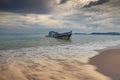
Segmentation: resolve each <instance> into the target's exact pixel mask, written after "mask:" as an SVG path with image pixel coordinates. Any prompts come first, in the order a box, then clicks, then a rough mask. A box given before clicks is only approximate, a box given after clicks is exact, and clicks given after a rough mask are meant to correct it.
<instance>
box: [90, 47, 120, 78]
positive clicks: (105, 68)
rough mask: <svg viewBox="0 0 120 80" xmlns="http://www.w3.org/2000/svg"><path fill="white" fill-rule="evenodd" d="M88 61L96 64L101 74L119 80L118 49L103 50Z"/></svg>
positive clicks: (119, 54)
mask: <svg viewBox="0 0 120 80" xmlns="http://www.w3.org/2000/svg"><path fill="white" fill-rule="evenodd" d="M89 63H90V64H92V65H94V66H96V67H97V71H98V72H100V73H101V74H104V75H106V76H109V77H111V78H112V80H120V49H110V50H105V51H103V52H101V53H100V55H97V56H95V57H93V58H91V59H90V62H89Z"/></svg>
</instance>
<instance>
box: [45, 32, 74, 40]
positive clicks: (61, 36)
mask: <svg viewBox="0 0 120 80" xmlns="http://www.w3.org/2000/svg"><path fill="white" fill-rule="evenodd" d="M71 35H72V31H70V32H65V33H58V32H55V31H50V32H49V34H48V36H46V37H52V38H57V39H64V40H69V39H70V37H71Z"/></svg>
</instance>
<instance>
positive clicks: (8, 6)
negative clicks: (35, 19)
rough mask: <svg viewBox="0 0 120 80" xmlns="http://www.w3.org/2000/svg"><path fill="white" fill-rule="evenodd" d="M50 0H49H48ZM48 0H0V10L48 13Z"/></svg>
mask: <svg viewBox="0 0 120 80" xmlns="http://www.w3.org/2000/svg"><path fill="white" fill-rule="evenodd" d="M49 1H51V0H49ZM49 1H48V0H0V10H3V11H14V12H29V13H30V12H31V13H33V12H34V13H48V12H49V11H50V8H49V3H50V2H49Z"/></svg>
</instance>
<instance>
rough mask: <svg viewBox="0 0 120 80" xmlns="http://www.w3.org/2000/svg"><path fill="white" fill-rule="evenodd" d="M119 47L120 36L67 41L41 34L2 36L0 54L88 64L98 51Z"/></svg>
mask: <svg viewBox="0 0 120 80" xmlns="http://www.w3.org/2000/svg"><path fill="white" fill-rule="evenodd" d="M117 45H120V36H111V35H72V37H71V40H70V41H66V40H59V39H54V38H50V37H45V36H44V35H40V34H34V35H32V34H29V35H28V34H24V35H23V34H22V35H18V34H17V35H10V34H9V35H8V34H7V35H0V49H1V50H0V54H1V55H9V58H13V57H20V56H24V57H25V58H29V59H33V58H49V59H68V58H70V59H76V60H78V59H79V60H80V61H81V62H84V63H86V62H88V60H89V58H91V57H93V56H95V55H97V54H98V52H96V50H101V49H105V48H108V47H113V46H117ZM10 56H11V57H10Z"/></svg>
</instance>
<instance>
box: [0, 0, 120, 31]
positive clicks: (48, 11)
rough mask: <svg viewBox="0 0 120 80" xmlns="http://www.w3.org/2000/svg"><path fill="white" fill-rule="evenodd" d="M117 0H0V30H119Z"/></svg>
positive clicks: (119, 9) (119, 2)
mask: <svg viewBox="0 0 120 80" xmlns="http://www.w3.org/2000/svg"><path fill="white" fill-rule="evenodd" d="M119 5H120V0H0V32H4V33H6V32H19V31H20V32H25V31H33V32H36V31H40V32H42V31H49V30H56V31H68V30H73V31H74V32H120V14H119V13H120V6H119Z"/></svg>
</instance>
